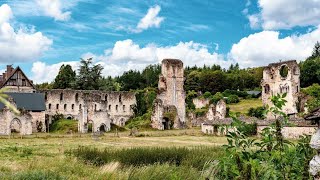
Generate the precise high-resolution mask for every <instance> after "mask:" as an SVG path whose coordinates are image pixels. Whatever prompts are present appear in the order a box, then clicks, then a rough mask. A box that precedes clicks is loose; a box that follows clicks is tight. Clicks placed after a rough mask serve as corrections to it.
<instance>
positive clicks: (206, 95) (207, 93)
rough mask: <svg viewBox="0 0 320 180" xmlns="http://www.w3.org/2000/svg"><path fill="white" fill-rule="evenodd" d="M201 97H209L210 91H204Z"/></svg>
mask: <svg viewBox="0 0 320 180" xmlns="http://www.w3.org/2000/svg"><path fill="white" fill-rule="evenodd" d="M203 97H204V98H205V99H208V98H210V97H211V93H210V92H208V91H207V92H205V93H204V94H203Z"/></svg>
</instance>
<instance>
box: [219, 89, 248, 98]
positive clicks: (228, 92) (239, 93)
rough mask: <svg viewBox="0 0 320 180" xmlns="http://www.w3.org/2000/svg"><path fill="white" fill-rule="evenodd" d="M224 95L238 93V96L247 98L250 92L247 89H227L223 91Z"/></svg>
mask: <svg viewBox="0 0 320 180" xmlns="http://www.w3.org/2000/svg"><path fill="white" fill-rule="evenodd" d="M222 94H223V96H225V97H229V96H231V95H237V96H238V97H242V98H246V97H247V96H248V95H249V94H248V93H247V92H246V91H236V90H229V89H227V90H225V91H223V93H222Z"/></svg>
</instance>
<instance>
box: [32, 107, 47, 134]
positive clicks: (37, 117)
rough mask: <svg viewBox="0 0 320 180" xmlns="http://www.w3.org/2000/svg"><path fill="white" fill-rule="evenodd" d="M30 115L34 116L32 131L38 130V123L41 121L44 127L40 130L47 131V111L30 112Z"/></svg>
mask: <svg viewBox="0 0 320 180" xmlns="http://www.w3.org/2000/svg"><path fill="white" fill-rule="evenodd" d="M30 115H31V117H32V132H38V125H39V123H40V122H41V123H42V129H41V131H40V132H45V131H46V123H45V117H46V113H45V111H41V112H30Z"/></svg>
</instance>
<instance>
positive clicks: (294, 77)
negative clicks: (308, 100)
mask: <svg viewBox="0 0 320 180" xmlns="http://www.w3.org/2000/svg"><path fill="white" fill-rule="evenodd" d="M261 86H262V102H263V104H264V105H268V106H269V107H270V106H272V103H271V100H270V98H271V96H272V95H277V94H284V93H287V96H286V97H285V100H286V101H287V103H286V104H285V106H284V107H283V109H282V110H283V111H284V112H285V113H286V114H287V115H289V116H291V117H292V116H293V117H294V116H295V115H296V114H297V113H298V110H297V103H298V94H299V92H300V69H299V65H298V64H297V62H296V61H295V60H291V61H284V62H278V63H272V64H269V65H268V66H267V67H265V68H264V70H263V79H262V82H261ZM267 119H274V117H273V116H272V115H271V114H268V115H267Z"/></svg>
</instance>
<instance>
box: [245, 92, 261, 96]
mask: <svg viewBox="0 0 320 180" xmlns="http://www.w3.org/2000/svg"><path fill="white" fill-rule="evenodd" d="M247 93H248V94H250V95H255V96H257V95H260V94H261V91H247Z"/></svg>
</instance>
